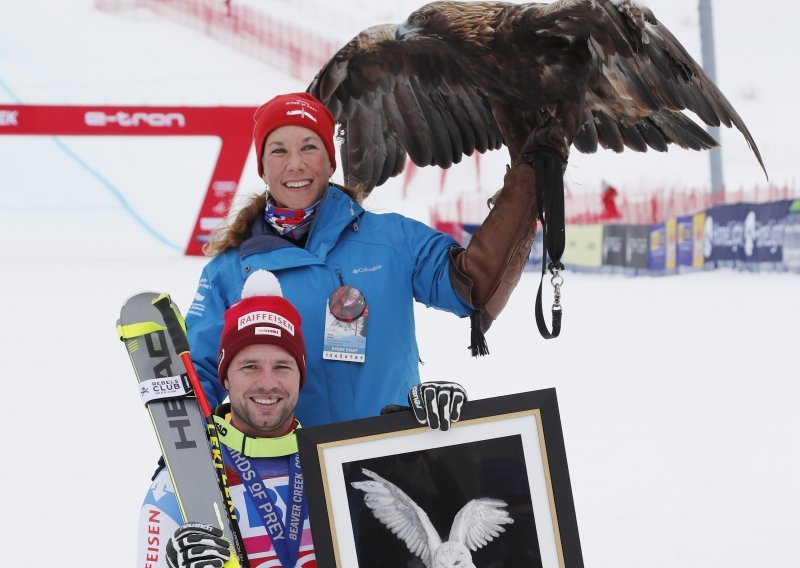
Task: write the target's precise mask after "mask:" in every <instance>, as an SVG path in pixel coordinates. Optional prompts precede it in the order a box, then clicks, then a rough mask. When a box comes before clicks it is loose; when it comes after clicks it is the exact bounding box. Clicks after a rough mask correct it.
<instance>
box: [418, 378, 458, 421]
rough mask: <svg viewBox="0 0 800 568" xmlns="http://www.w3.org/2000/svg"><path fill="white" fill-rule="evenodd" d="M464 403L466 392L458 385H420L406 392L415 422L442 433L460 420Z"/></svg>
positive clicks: (438, 383)
mask: <svg viewBox="0 0 800 568" xmlns="http://www.w3.org/2000/svg"><path fill="white" fill-rule="evenodd" d="M466 401H467V392H466V391H465V390H464V387H462V386H461V385H459V384H458V383H450V382H446V381H439V382H432V383H420V384H418V385H414V386H413V387H411V390H410V391H408V403H409V404H410V405H411V410H413V411H414V417H415V418H416V419H417V422H419V423H420V424H427V425H428V426H430V427H431V429H432V430H442V431H443V432H444V431H447V430H449V429H450V424H451V423H452V422H456V421H458V419H459V418H461V407H462V406H463V404H464V403H465V402H466Z"/></svg>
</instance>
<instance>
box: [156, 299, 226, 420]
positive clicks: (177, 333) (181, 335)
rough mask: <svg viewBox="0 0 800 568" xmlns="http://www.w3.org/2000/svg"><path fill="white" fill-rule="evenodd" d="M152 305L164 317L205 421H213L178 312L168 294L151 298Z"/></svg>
mask: <svg viewBox="0 0 800 568" xmlns="http://www.w3.org/2000/svg"><path fill="white" fill-rule="evenodd" d="M153 305H154V306H155V307H156V308H157V309H158V311H159V312H161V317H162V318H164V325H165V326H167V333H169V338H170V339H171V340H172V345H173V346H174V347H175V351H177V353H178V356H179V357H180V358H181V361H183V366H184V367H185V368H186V373H187V374H188V375H189V382H190V383H191V384H192V388H193V389H194V394H195V396H196V397H197V402H198V404H200V410H201V411H202V412H203V416H204V417H205V419H206V421H211V422H213V418H212V411H211V405H209V404H208V398H206V392H205V391H204V390H203V385H202V383H201V382H200V377H198V376H197V371H196V370H195V368H194V363H192V357H191V355H190V353H189V341H188V340H187V339H186V332H184V331H183V326H182V325H181V321H180V319H178V314H177V313H176V312H175V308H174V307H173V305H172V299H171V298H170V297H169V294H161V295H160V296H159V297H158V298H156V299H155V300H153Z"/></svg>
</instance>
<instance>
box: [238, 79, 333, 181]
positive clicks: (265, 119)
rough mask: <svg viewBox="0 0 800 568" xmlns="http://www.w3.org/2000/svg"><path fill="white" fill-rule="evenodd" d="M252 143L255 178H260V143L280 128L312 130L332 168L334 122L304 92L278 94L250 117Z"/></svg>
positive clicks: (261, 154) (261, 158)
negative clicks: (252, 121) (256, 162)
mask: <svg viewBox="0 0 800 568" xmlns="http://www.w3.org/2000/svg"><path fill="white" fill-rule="evenodd" d="M253 119H254V120H255V122H256V125H255V128H253V142H254V144H255V146H256V158H257V159H258V175H259V177H264V165H263V163H262V161H263V157H264V142H265V141H266V140H267V136H269V133H270V132H272V131H273V130H275V129H276V128H280V127H281V126H287V125H294V126H303V127H305V128H308V129H309V130H313V131H314V132H316V133H317V136H319V137H320V138H321V139H322V143H323V144H324V145H325V150H327V151H328V158H329V159H330V161H331V166H333V169H334V170H335V169H336V148H335V147H334V145H333V129H334V126H335V125H336V121H335V120H334V118H333V115H332V114H331V111H329V110H328V109H327V108H326V107H325V105H323V104H322V103H321V102H319V101H318V100H317V99H315V98H314V97H312V96H311V95H309V94H308V93H291V94H288V95H278V96H277V97H275V98H273V99H271V100H269V101H267V102H265V103H264V104H263V105H261V106H260V107H258V109H257V110H256V113H255V114H254V115H253Z"/></svg>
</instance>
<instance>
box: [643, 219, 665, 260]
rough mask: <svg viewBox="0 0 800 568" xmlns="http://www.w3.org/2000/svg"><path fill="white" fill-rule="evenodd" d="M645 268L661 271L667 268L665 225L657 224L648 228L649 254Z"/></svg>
mask: <svg viewBox="0 0 800 568" xmlns="http://www.w3.org/2000/svg"><path fill="white" fill-rule="evenodd" d="M647 267H648V268H649V269H650V270H657V271H663V270H665V269H666V268H667V225H666V223H658V224H656V225H651V226H650V254H649V256H648V262H647Z"/></svg>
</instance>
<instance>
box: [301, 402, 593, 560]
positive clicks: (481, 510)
mask: <svg viewBox="0 0 800 568" xmlns="http://www.w3.org/2000/svg"><path fill="white" fill-rule="evenodd" d="M297 438H298V444H299V448H300V459H301V462H302V467H303V476H304V479H305V484H306V495H307V496H308V508H309V516H310V522H311V531H312V534H313V537H314V548H315V551H316V557H317V562H318V564H319V565H320V566H325V567H336V568H354V567H361V568H363V567H367V566H370V567H372V566H381V567H382V568H393V567H396V568H433V567H434V566H436V567H440V566H441V567H450V566H453V567H454V568H457V567H459V566H470V565H474V566H477V567H481V568H490V567H501V566H502V567H517V566H519V567H523V566H524V567H526V568H581V567H582V566H583V556H582V554H581V547H580V540H579V538H578V524H577V520H576V518H575V507H574V503H573V499H572V489H571V486H570V480H569V471H568V469H567V458H566V452H565V449H564V438H563V434H562V431H561V420H560V418H559V413H558V402H557V400H556V392H555V389H546V390H540V391H533V392H526V393H520V394H514V395H509V396H502V397H496V398H489V399H482V400H476V401H471V402H468V403H466V404H465V405H464V407H463V412H462V417H461V420H460V421H459V422H457V423H455V424H454V425H453V428H451V430H450V431H448V432H441V431H438V430H430V429H429V428H427V427H421V426H420V425H419V424H418V423H417V422H416V420H415V419H414V417H413V416H412V414H411V412H401V413H396V414H389V415H385V416H377V417H374V418H365V419H362V420H353V421H349V422H340V423H336V424H328V425H325V426H316V427H311V428H301V429H300V430H298V432H297Z"/></svg>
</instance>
